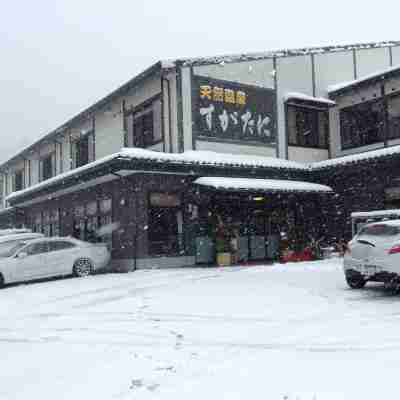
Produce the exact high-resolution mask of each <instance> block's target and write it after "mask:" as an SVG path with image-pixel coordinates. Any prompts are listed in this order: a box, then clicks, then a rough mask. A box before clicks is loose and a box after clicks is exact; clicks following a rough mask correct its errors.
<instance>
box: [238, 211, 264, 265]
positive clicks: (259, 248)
mask: <svg viewBox="0 0 400 400" xmlns="http://www.w3.org/2000/svg"><path fill="white" fill-rule="evenodd" d="M267 221H268V216H267V215H265V212H264V210H261V209H260V210H257V209H253V210H247V215H243V216H242V219H241V221H240V233H239V261H242V262H246V261H262V260H265V259H266V258H267V251H266V222H267Z"/></svg>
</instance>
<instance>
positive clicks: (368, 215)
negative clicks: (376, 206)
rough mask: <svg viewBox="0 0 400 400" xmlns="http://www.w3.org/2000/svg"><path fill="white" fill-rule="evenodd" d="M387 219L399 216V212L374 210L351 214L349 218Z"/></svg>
mask: <svg viewBox="0 0 400 400" xmlns="http://www.w3.org/2000/svg"><path fill="white" fill-rule="evenodd" d="M386 216H387V217H389V216H399V217H400V210H398V209H397V210H376V211H361V212H353V213H351V218H374V217H386Z"/></svg>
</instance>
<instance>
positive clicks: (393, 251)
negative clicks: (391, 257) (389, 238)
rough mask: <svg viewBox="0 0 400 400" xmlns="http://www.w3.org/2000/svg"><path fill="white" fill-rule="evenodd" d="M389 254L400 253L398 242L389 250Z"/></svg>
mask: <svg viewBox="0 0 400 400" xmlns="http://www.w3.org/2000/svg"><path fill="white" fill-rule="evenodd" d="M388 253H389V254H399V253H400V244H396V245H395V246H393V247H392V248H391V249H389V251H388Z"/></svg>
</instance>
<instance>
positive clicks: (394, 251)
mask: <svg viewBox="0 0 400 400" xmlns="http://www.w3.org/2000/svg"><path fill="white" fill-rule="evenodd" d="M344 272H345V276H346V281H347V283H348V285H349V286H350V287H351V288H353V289H360V288H362V287H364V286H365V284H366V283H367V282H368V281H373V282H384V283H385V284H387V285H393V286H395V287H397V288H400V220H393V221H384V222H375V223H371V224H368V225H365V226H364V227H363V228H362V229H361V230H360V232H359V233H358V234H356V235H355V236H354V238H353V239H352V240H351V241H350V242H349V244H348V247H347V249H346V252H345V255H344Z"/></svg>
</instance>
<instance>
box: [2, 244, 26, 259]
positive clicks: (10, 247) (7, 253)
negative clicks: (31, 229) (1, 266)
mask: <svg viewBox="0 0 400 400" xmlns="http://www.w3.org/2000/svg"><path fill="white" fill-rule="evenodd" d="M25 245H26V242H25V241H21V240H14V241H12V242H6V243H0V257H1V258H5V257H11V256H12V255H13V254H15V252H16V251H18V250H19V249H21V248H22V247H24V246H25Z"/></svg>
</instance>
